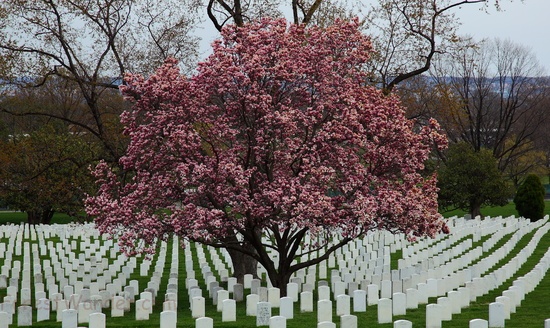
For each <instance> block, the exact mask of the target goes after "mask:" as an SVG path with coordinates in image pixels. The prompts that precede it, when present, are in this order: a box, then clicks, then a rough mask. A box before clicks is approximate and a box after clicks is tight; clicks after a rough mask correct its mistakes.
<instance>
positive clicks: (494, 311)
mask: <svg viewBox="0 0 550 328" xmlns="http://www.w3.org/2000/svg"><path fill="white" fill-rule="evenodd" d="M505 317H506V315H505V313H504V304H502V303H498V302H494V303H491V304H489V327H491V328H501V327H502V328H504V321H505Z"/></svg>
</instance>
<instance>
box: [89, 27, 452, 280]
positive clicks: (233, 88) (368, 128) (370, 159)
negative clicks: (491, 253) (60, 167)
mask: <svg viewBox="0 0 550 328" xmlns="http://www.w3.org/2000/svg"><path fill="white" fill-rule="evenodd" d="M371 52H372V46H371V43H370V40H369V38H368V37H366V36H364V35H363V34H361V33H360V31H359V23H358V21H357V20H353V21H350V22H345V21H339V22H337V23H336V24H335V25H334V26H331V27H329V28H326V29H323V28H318V27H309V28H307V29H305V28H304V27H303V26H297V25H290V26H288V24H287V22H286V21H284V20H271V19H264V20H262V21H260V22H258V23H255V24H249V25H247V26H245V27H243V28H235V27H229V28H225V29H224V30H223V32H222V39H221V40H218V41H216V42H214V43H213V53H212V55H211V56H210V57H209V58H208V59H207V60H206V61H205V62H204V63H201V64H200V65H199V67H198V72H197V74H196V75H194V76H192V77H190V78H188V77H185V76H182V75H181V74H180V72H179V71H178V68H177V63H176V62H175V61H174V60H172V59H171V60H168V61H167V62H166V63H165V64H164V65H163V66H162V67H160V68H159V69H158V71H157V72H156V74H155V75H153V76H151V77H149V78H148V79H144V78H143V77H141V76H135V75H128V76H126V81H127V83H128V85H127V86H125V87H124V88H122V91H123V93H124V95H125V96H126V97H127V99H132V101H133V102H134V106H133V108H132V110H131V111H128V112H126V113H124V115H123V117H122V121H123V123H124V125H125V127H126V129H125V134H127V135H128V136H129V138H130V140H131V142H130V145H129V146H128V150H127V153H126V156H124V157H123V158H122V159H121V164H122V165H123V167H124V169H125V170H127V171H128V172H131V173H132V175H131V177H130V178H128V180H127V181H124V182H122V181H121V180H120V178H119V177H118V176H116V175H115V174H114V172H113V171H111V170H110V169H109V168H108V167H107V165H106V164H105V163H100V164H99V165H98V167H97V168H96V170H95V174H96V177H97V179H98V182H99V183H100V190H99V193H98V194H97V195H96V196H93V197H90V198H89V199H88V202H87V204H88V207H87V210H88V213H90V214H91V215H94V216H95V217H96V223H97V225H98V227H99V228H100V229H101V230H102V231H103V232H108V233H113V234H118V236H119V238H121V240H122V242H123V244H122V246H123V247H124V248H125V249H126V250H127V251H134V250H135V249H136V248H139V246H140V245H141V246H142V247H147V246H149V245H152V244H154V242H155V241H156V240H157V239H158V238H165V237H166V236H167V235H169V234H170V233H176V234H178V235H180V236H182V237H185V238H189V239H191V240H196V241H202V242H206V243H210V244H217V245H222V246H223V245H225V244H224V241H225V240H226V238H227V237H228V236H231V235H235V234H237V235H239V236H240V237H241V240H246V241H248V242H251V243H252V244H254V245H256V246H255V247H256V248H257V249H256V252H255V253H254V254H252V255H253V256H256V257H257V259H258V260H259V261H260V262H262V264H263V265H264V266H265V267H266V268H268V269H269V268H274V267H275V264H274V263H269V261H268V260H267V259H266V258H264V257H262V254H264V255H265V254H266V253H265V252H266V248H268V247H269V248H270V247H273V248H274V249H276V250H278V251H279V252H280V254H281V256H287V255H288V256H291V257H293V256H295V255H296V254H295V250H293V247H294V246H295V245H297V244H300V243H301V242H303V235H302V234H301V232H303V231H308V232H309V233H310V234H311V235H312V243H311V245H310V246H309V247H323V246H325V242H326V241H329V239H322V238H321V236H323V235H325V234H326V233H329V232H330V233H338V234H339V235H340V236H342V237H343V238H344V241H343V242H342V244H340V246H341V245H343V244H344V243H345V242H347V241H349V240H351V239H353V238H356V237H358V236H359V235H361V234H364V233H366V232H367V231H369V230H373V229H386V230H389V231H392V232H396V233H397V232H402V233H405V234H407V235H408V236H410V238H414V236H425V235H428V236H433V235H435V234H436V233H438V232H440V231H442V230H445V229H446V226H445V224H444V223H443V221H442V219H441V216H440V215H439V214H438V212H437V201H436V197H437V188H436V177H435V176H430V177H424V176H422V174H421V171H422V170H423V169H424V162H425V161H426V160H427V159H428V158H429V156H430V151H431V149H432V146H433V145H434V143H435V145H436V146H438V147H444V146H445V143H446V140H445V137H444V136H443V135H442V134H441V133H440V132H439V129H438V126H437V122H435V121H430V125H429V126H426V127H425V128H424V129H422V130H421V131H420V132H419V133H416V132H415V131H414V130H413V123H412V122H411V121H409V120H407V119H406V117H405V111H404V108H403V107H402V106H401V104H400V103H399V100H398V99H397V98H396V97H394V96H384V95H383V94H382V92H380V90H377V89H376V88H374V87H371V86H367V85H366V84H365V81H366V79H367V75H366V73H365V72H364V71H363V70H362V67H364V65H365V64H366V63H367V62H368V60H369V57H370V55H371ZM257 231H262V232H263V233H265V234H268V235H270V236H272V238H271V239H270V240H271V241H272V243H273V244H266V245H262V244H258V243H257V242H258V241H257V240H256V239H255V238H256V232H257ZM317 236H318V237H319V238H317ZM293 238H294V239H293ZM323 240H324V241H325V242H323ZM233 246H235V245H233ZM241 246H242V245H241ZM235 247H236V246H235ZM242 247H244V246H242ZM141 250H146V251H150V250H151V249H150V248H143V249H141ZM242 250H243V251H246V249H242ZM138 251H139V250H138ZM308 263H309V264H314V263H315V261H314V260H311V261H310V262H308ZM285 265H287V264H285ZM283 269H284V270H290V271H292V270H298V269H299V267H298V266H296V265H294V264H288V265H287V267H286V269H285V268H281V267H280V266H279V270H283Z"/></svg>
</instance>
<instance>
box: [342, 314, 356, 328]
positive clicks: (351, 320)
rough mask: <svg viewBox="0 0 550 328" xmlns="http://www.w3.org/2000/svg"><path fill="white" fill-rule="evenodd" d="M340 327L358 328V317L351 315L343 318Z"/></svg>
mask: <svg viewBox="0 0 550 328" xmlns="http://www.w3.org/2000/svg"><path fill="white" fill-rule="evenodd" d="M340 327H342V328H344V327H346V328H357V316H354V315H349V314H346V315H343V316H341V317H340Z"/></svg>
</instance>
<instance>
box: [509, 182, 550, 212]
mask: <svg viewBox="0 0 550 328" xmlns="http://www.w3.org/2000/svg"><path fill="white" fill-rule="evenodd" d="M545 193H546V191H545V189H544V187H543V186H542V183H541V182H540V179H539V177H538V176H536V175H534V174H531V175H529V176H527V179H525V181H524V182H523V183H522V184H521V186H519V188H518V191H517V193H516V197H514V203H515V204H516V210H517V211H518V213H519V215H520V216H523V217H524V218H527V219H531V221H536V220H540V219H542V217H543V216H544V194H545Z"/></svg>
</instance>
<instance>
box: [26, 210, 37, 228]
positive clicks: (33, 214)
mask: <svg viewBox="0 0 550 328" xmlns="http://www.w3.org/2000/svg"><path fill="white" fill-rule="evenodd" d="M26 213H27V223H28V224H32V225H34V224H37V223H39V222H40V214H39V212H38V211H26Z"/></svg>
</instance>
